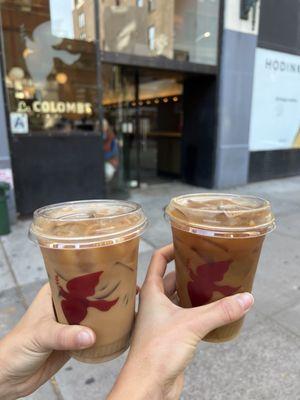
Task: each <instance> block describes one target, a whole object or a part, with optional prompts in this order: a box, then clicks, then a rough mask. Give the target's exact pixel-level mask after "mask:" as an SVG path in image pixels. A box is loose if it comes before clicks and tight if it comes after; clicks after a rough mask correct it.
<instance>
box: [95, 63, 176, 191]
mask: <svg viewBox="0 0 300 400" xmlns="http://www.w3.org/2000/svg"><path fill="white" fill-rule="evenodd" d="M102 69H103V76H102V80H103V84H104V96H103V105H104V113H105V119H106V120H107V121H108V123H109V126H110V128H111V130H112V131H113V132H114V134H115V135H116V138H117V142H118V150H119V153H118V155H119V158H118V164H119V169H118V171H117V173H116V174H115V175H114V178H113V179H112V180H111V181H110V183H109V187H110V188H112V187H116V185H117V184H118V182H120V181H119V180H118V179H119V178H120V176H122V177H123V180H124V179H125V181H126V182H127V184H128V185H129V186H130V187H135V186H137V185H138V184H142V183H143V182H145V181H146V182H149V181H152V182H157V181H159V180H160V179H162V177H164V176H168V177H173V178H176V177H179V176H180V168H181V167H180V140H181V130H182V89H183V86H182V79H183V77H182V75H181V74H177V73H170V72H165V71H153V70H146V69H144V70H143V69H141V70H140V71H139V72H138V74H137V73H136V72H135V71H134V70H133V69H130V68H125V67H120V66H118V67H117V66H109V65H104V66H103V67H102ZM110 170H111V168H110ZM108 172H109V171H108Z"/></svg>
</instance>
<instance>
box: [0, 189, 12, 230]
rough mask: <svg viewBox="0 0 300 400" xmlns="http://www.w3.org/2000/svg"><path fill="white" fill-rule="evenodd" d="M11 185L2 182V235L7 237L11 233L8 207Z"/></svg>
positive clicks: (0, 220)
mask: <svg viewBox="0 0 300 400" xmlns="http://www.w3.org/2000/svg"><path fill="white" fill-rule="evenodd" d="M8 192H9V184H8V183H6V182H0V235H7V234H8V233H9V232H10V224H9V215H8V207H7V193H8Z"/></svg>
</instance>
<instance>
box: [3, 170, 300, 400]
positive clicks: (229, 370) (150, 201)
mask: <svg viewBox="0 0 300 400" xmlns="http://www.w3.org/2000/svg"><path fill="white" fill-rule="evenodd" d="M197 191H199V188H195V187H191V186H188V185H185V184H182V183H178V182H171V183H168V184H160V185H154V186H149V187H147V188H144V189H139V190H136V191H133V192H132V196H131V197H132V200H134V201H137V202H139V203H141V204H142V206H143V207H144V209H145V211H146V213H147V215H148V216H149V219H150V224H151V225H150V228H149V229H148V231H147V232H146V233H145V234H144V239H143V241H142V244H141V249H140V258H139V277H138V279H139V282H140V283H141V282H142V281H143V278H144V276H145V272H146V269H147V265H148V262H149V260H150V257H151V253H152V251H153V249H154V248H157V247H160V246H163V245H165V244H166V243H168V242H170V241H171V234H170V229H169V226H168V224H167V223H166V222H165V221H164V220H163V208H164V206H165V205H166V204H167V203H168V201H169V199H170V198H171V197H172V196H174V195H178V194H181V193H188V192H197ZM231 192H236V193H247V194H254V195H260V196H262V197H265V198H268V199H269V200H271V202H272V205H273V208H274V212H275V215H276V218H277V230H276V231H275V232H274V233H272V234H271V235H270V236H269V237H268V238H267V240H266V242H265V245H264V250H263V254H262V256H261V260H260V264H259V268H258V272H257V276H256V280H255V288H254V295H255V306H254V310H252V311H251V312H250V313H249V315H248V316H247V319H246V323H245V327H244V329H243V332H242V334H241V336H240V337H239V338H238V339H236V340H235V341H233V342H229V343H226V344H219V345H216V344H207V343H203V344H201V345H200V346H199V349H198V352H197V355H196V357H195V359H194V361H193V362H192V364H191V365H190V367H189V368H188V371H187V373H186V381H185V389H184V392H183V395H182V399H184V400H185V399H195V400H198V399H199V400H200V399H201V400H240V399H242V400H271V399H272V400H300V379H299V376H300V223H299V220H300V177H295V178H288V179H281V180H274V181H268V182H263V183H256V184H250V185H247V186H244V187H239V188H234V189H233V190H231ZM29 223H30V221H18V223H17V224H16V225H15V226H14V227H13V231H12V233H11V234H10V235H8V236H5V237H2V238H1V240H0V299H1V301H0V336H2V335H4V334H5V333H6V332H8V331H9V330H10V329H11V327H12V326H13V325H14V324H15V323H16V321H17V320H18V319H19V318H20V316H21V315H22V314H23V312H24V310H25V308H26V306H27V305H28V304H30V302H31V300H32V298H33V297H34V295H35V294H36V292H37V291H38V289H39V288H40V287H41V285H42V284H43V283H44V282H45V280H46V273H45V271H44V267H43V261H42V259H41V256H40V254H39V251H38V249H37V248H36V247H34V246H33V245H32V244H31V243H30V242H29V240H28V239H27V230H28V226H29ZM171 267H172V266H171ZM124 358H125V355H123V356H121V357H120V358H118V359H117V360H114V361H111V362H108V363H106V364H103V365H85V364H82V363H79V362H76V361H74V360H70V361H69V362H68V363H67V365H65V367H64V368H63V369H62V370H61V371H60V372H59V373H58V374H57V375H56V377H55V380H53V381H52V382H49V383H47V384H46V385H44V386H43V387H42V388H41V389H40V390H38V391H37V392H36V393H35V394H33V395H32V396H30V397H29V399H31V400H82V399H88V400H96V399H105V395H106V394H107V392H108V391H109V389H110V387H111V386H112V384H113V382H114V380H115V378H116V376H117V374H118V371H119V370H120V368H121V366H122V363H123V362H124Z"/></svg>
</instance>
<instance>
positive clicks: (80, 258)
mask: <svg viewBox="0 0 300 400" xmlns="http://www.w3.org/2000/svg"><path fill="white" fill-rule="evenodd" d="M115 203H117V204H115ZM120 203H122V204H123V205H122V204H120ZM124 203H125V204H124ZM134 207H135V205H132V203H129V206H128V203H127V202H113V201H111V202H110V201H103V202H101V201H99V202H94V203H92V202H76V203H71V204H68V203H66V204H63V205H61V206H60V207H57V206H55V207H54V208H51V206H50V209H49V210H46V212H45V211H44V212H43V213H42V216H39V215H36V216H35V220H34V223H33V226H32V228H31V232H32V234H33V235H35V236H36V237H37V239H38V242H39V244H40V246H41V251H42V254H43V258H44V261H45V266H46V269H47V273H48V276H49V282H50V285H51V290H52V296H53V302H54V307H55V311H56V315H57V319H58V321H59V322H61V323H64V324H80V325H84V326H88V327H90V328H92V329H93V330H94V331H95V333H96V343H95V345H94V346H93V347H92V348H90V349H86V350H82V351H78V352H72V356H73V357H74V358H76V359H78V360H80V361H84V362H102V361H106V360H110V359H112V358H115V357H116V356H118V355H119V354H121V353H122V352H123V351H125V350H126V348H127V347H128V345H129V340H130V336H131V331H132V327H133V322H134V313H135V297H136V274H137V259H138V246H139V235H140V232H141V231H142V229H143V226H144V225H145V223H146V220H145V217H144V215H143V213H142V212H141V210H140V208H138V209H137V210H138V211H136V210H134ZM131 208H133V211H131Z"/></svg>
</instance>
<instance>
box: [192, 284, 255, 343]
mask: <svg viewBox="0 0 300 400" xmlns="http://www.w3.org/2000/svg"><path fill="white" fill-rule="evenodd" d="M253 303H254V298H253V296H252V294H251V293H247V292H246V293H238V294H235V295H234V296H229V297H224V298H223V299H221V300H218V301H216V302H214V303H210V304H208V305H206V306H202V307H197V308H194V309H193V310H191V311H192V313H193V314H194V317H193V320H192V324H193V327H192V328H193V330H194V331H196V332H197V334H199V336H200V337H201V338H203V337H204V336H205V335H207V334H208V333H209V332H211V331H212V330H214V329H216V328H219V327H221V326H223V325H227V324H230V323H231V322H235V321H238V320H239V319H241V318H242V317H243V316H244V315H245V314H246V312H247V311H248V310H249V309H250V308H251V307H252V305H253Z"/></svg>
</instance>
